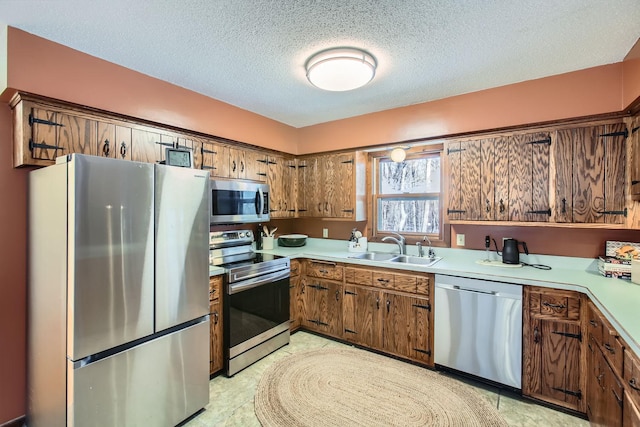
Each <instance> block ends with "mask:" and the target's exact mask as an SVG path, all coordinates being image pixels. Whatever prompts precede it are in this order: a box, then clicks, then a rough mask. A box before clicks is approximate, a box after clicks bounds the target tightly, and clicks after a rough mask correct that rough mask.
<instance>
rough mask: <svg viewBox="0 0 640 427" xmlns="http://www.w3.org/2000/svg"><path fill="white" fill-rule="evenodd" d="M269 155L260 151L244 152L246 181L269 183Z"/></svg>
mask: <svg viewBox="0 0 640 427" xmlns="http://www.w3.org/2000/svg"><path fill="white" fill-rule="evenodd" d="M267 162H268V158H267V154H266V153H264V152H260V151H254V150H244V164H245V173H244V177H245V178H246V179H251V180H253V181H262V182H267V168H268V165H267Z"/></svg>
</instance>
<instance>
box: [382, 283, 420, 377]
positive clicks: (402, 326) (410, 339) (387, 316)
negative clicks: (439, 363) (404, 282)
mask: <svg viewBox="0 0 640 427" xmlns="http://www.w3.org/2000/svg"><path fill="white" fill-rule="evenodd" d="M382 310H383V314H382V319H383V320H382V350H383V351H385V352H387V353H390V354H393V355H396V356H401V357H406V358H409V359H412V360H416V361H420V362H423V363H426V364H429V365H431V364H432V363H433V362H432V361H433V358H432V354H433V352H432V349H431V345H430V328H429V327H430V321H429V318H430V314H431V304H430V301H429V298H427V297H416V296H410V295H404V294H400V293H395V292H385V293H383V296H382Z"/></svg>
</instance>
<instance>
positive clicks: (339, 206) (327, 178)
mask: <svg viewBox="0 0 640 427" xmlns="http://www.w3.org/2000/svg"><path fill="white" fill-rule="evenodd" d="M354 157H355V156H354V154H353V153H349V154H335V155H329V156H325V157H323V161H324V162H325V165H324V168H323V169H324V190H325V201H324V205H323V217H326V218H352V217H353V216H354V213H355V199H354V188H355V182H354V164H355V159H354Z"/></svg>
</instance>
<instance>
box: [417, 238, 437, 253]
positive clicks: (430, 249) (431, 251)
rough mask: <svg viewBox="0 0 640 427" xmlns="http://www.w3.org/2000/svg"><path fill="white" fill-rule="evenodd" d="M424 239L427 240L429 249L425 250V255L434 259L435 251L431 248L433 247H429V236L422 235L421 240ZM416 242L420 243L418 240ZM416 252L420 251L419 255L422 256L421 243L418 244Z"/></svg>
mask: <svg viewBox="0 0 640 427" xmlns="http://www.w3.org/2000/svg"><path fill="white" fill-rule="evenodd" d="M425 240H426V241H427V242H429V250H428V251H427V255H428V256H429V259H434V258H435V257H436V252H435V251H434V250H433V248H432V247H431V239H429V237H428V236H424V237H423V238H422V241H423V242H424V241H425ZM418 243H420V242H418ZM418 252H419V253H420V256H422V245H420V246H419V247H418Z"/></svg>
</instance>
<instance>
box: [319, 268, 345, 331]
mask: <svg viewBox="0 0 640 427" xmlns="http://www.w3.org/2000/svg"><path fill="white" fill-rule="evenodd" d="M316 285H317V288H316V305H317V307H318V330H320V331H321V332H324V333H326V334H329V335H333V336H340V337H341V336H342V285H341V284H339V283H336V282H330V281H327V280H317V281H316Z"/></svg>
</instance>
